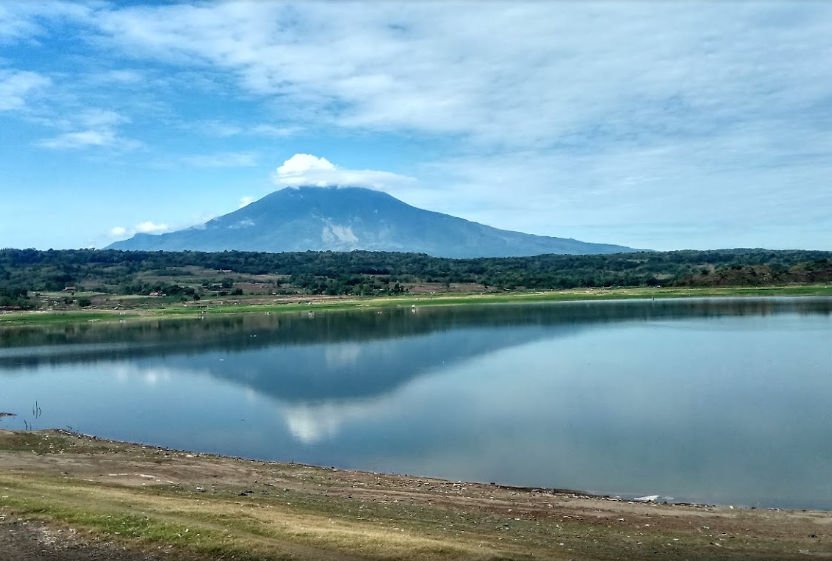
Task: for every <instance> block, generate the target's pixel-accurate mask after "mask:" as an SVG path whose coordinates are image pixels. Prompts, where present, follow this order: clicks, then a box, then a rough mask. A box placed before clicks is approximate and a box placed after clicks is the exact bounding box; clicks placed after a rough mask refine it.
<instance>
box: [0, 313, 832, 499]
mask: <svg viewBox="0 0 832 561" xmlns="http://www.w3.org/2000/svg"><path fill="white" fill-rule="evenodd" d="M36 404H37V405H36ZM0 411H9V412H13V413H17V416H16V417H8V418H4V419H0V428H15V429H22V428H24V427H26V426H32V427H34V428H49V427H57V428H71V429H73V430H77V431H81V432H84V433H90V434H96V435H99V436H102V437H107V438H114V439H120V440H129V441H137V442H146V443H152V444H156V445H161V446H169V447H175V448H181V449H187V450H196V451H205V452H217V453H222V454H230V455H236V456H245V457H251V458H261V459H273V460H282V461H295V462H303V463H312V464H320V465H326V466H337V467H343V468H359V469H365V470H373V471H384V472H395V473H408V474H419V475H432V476H438V477H443V478H448V479H452V480H476V481H484V482H491V481H493V482H499V483H505V484H514V485H525V486H543V487H558V488H571V489H581V490H586V491H591V492H596V493H604V494H612V495H618V496H622V497H638V496H643V495H659V496H660V497H664V498H667V500H675V501H695V502H705V503H719V504H736V505H745V506H760V507H770V506H778V507H793V508H822V509H832V477H830V473H832V299H823V298H818V299H809V298H805V299H803V298H800V299H798V298H767V299H692V300H657V301H619V302H572V303H558V304H536V305H491V306H482V307H474V306H464V307H451V308H416V309H409V308H407V309H395V310H393V309H389V310H384V311H382V312H376V311H368V312H332V313H318V314H315V313H311V312H310V313H307V314H296V315H276V314H274V315H266V314H249V315H245V316H235V317H220V318H210V319H203V320H166V321H148V322H138V323H135V322H133V323H131V322H128V323H121V324H110V325H99V326H96V325H95V324H85V325H71V326H51V327H43V328H19V329H8V328H5V329H0Z"/></svg>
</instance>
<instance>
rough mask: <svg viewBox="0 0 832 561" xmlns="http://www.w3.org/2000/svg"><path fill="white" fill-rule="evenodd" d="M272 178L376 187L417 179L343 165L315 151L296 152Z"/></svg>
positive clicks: (296, 183) (293, 183)
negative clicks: (343, 166)
mask: <svg viewBox="0 0 832 561" xmlns="http://www.w3.org/2000/svg"><path fill="white" fill-rule="evenodd" d="M272 180H273V181H274V183H275V184H276V185H279V186H281V187H300V186H312V187H329V186H340V187H347V186H358V187H374V188H376V189H383V188H388V187H391V186H396V185H402V184H408V183H413V182H414V179H413V178H411V177H407V176H404V175H399V174H396V173H391V172H388V171H379V170H371V169H362V170H356V169H346V168H341V167H338V166H336V165H335V164H333V163H332V162H330V161H329V160H327V159H326V158H319V157H318V156H313V155H312V154H295V155H294V156H292V157H291V158H289V159H288V160H286V161H285V162H283V163H282V164H281V165H280V166H278V168H277V169H276V170H275V172H274V173H273V174H272Z"/></svg>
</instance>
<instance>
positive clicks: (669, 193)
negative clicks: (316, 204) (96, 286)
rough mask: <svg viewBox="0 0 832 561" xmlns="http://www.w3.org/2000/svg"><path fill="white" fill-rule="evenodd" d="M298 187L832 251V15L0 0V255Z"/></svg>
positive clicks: (708, 6)
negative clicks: (358, 189) (346, 188)
mask: <svg viewBox="0 0 832 561" xmlns="http://www.w3.org/2000/svg"><path fill="white" fill-rule="evenodd" d="M307 184H308V185H318V186H326V185H362V186H367V187H371V188H374V189H380V190H383V191H386V192H388V193H390V194H392V195H393V196H396V197H398V198H400V199H402V200H404V201H405V202H407V203H410V204H412V205H414V206H418V207H422V208H428V209H430V210H436V211H440V212H445V213H448V214H453V215H455V216H460V217H463V218H466V219H469V220H474V221H477V222H482V223H485V224H489V225H492V226H496V227H499V228H505V229H512V230H519V231H524V232H529V233H534V234H543V235H553V236H559V237H570V238H576V239H580V240H584V241H591V242H606V243H616V244H623V245H629V246H632V247H640V248H650V249H660V250H671V249H684V248H691V249H710V248H727V247H766V248H772V249H793V248H796V249H826V250H832V2H827V1H817V2H813V1H810V0H802V1H800V2H794V1H786V2H754V1H739V2H729V1H710V2H704V1H701V2H690V1H687V2H686V1H682V2H659V1H641V2H626V1H624V0H615V1H609V2H593V1H582V2H567V1H555V0H553V1H548V2H544V1H532V2H518V1H511V2H509V1H508V0H506V1H501V2H496V1H495V2H487V1H480V2H474V1H468V2H438V1H437V2H430V1H421V2H400V3H398V2H393V1H389V0H386V1H383V0H378V1H375V2H344V1H341V2H310V1H304V2H270V1H265V0H261V1H255V2H242V1H233V2H193V3H173V2H154V3H141V2H113V3H110V2H103V1H101V2H99V1H93V2H88V3H84V2H50V1H42V2H34V1H28V0H26V1H10V0H0V247H19V248H24V247H35V248H39V249H47V248H56V249H58V248H74V247H105V246H106V245H108V244H109V243H112V242H113V241H116V240H118V239H124V238H126V237H129V236H130V235H132V234H134V233H136V232H149V233H159V232H164V231H170V230H175V229H180V228H184V227H188V226H192V225H195V224H199V223H202V222H205V221H206V220H208V219H210V218H212V217H214V216H219V215H222V214H225V213H228V212H231V211H233V210H236V209H237V208H239V207H240V206H242V205H245V204H248V203H250V202H251V201H253V200H256V199H258V198H260V197H262V196H264V195H266V194H268V193H270V192H272V191H274V190H276V189H281V188H286V187H293V186H298V185H307Z"/></svg>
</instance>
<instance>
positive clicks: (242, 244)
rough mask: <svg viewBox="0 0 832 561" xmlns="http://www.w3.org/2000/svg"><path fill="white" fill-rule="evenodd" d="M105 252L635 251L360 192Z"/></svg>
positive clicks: (285, 194)
mask: <svg viewBox="0 0 832 561" xmlns="http://www.w3.org/2000/svg"><path fill="white" fill-rule="evenodd" d="M108 249H122V250H150V251H156V250H164V251H181V250H193V251H224V250H239V251H268V252H282V251H307V250H314V251H326V250H331V251H352V250H354V249H364V250H370V251H401V252H411V253H427V254H428V255H433V256H437V257H457V258H461V257H518V256H525V255H539V254H543V253H567V254H597V253H619V252H626V251H633V250H632V249H631V248H628V247H623V246H618V245H608V244H595V243H587V242H581V241H577V240H573V239H565V238H554V237H548V236H535V235H531V234H523V233H520V232H512V231H509V230H499V229H497V228H492V227H490V226H485V225H483V224H478V223H476V222H470V221H468V220H464V219H462V218H456V217H454V216H449V215H447V214H441V213H439V212H432V211H428V210H423V209H420V208H416V207H413V206H410V205H408V204H406V203H404V202H402V201H400V200H398V199H396V198H395V197H392V196H390V195H388V194H387V193H382V192H380V191H374V190H371V189H364V188H360V187H299V188H287V189H282V190H280V191H275V192H274V193H271V194H269V195H267V196H265V197H263V198H262V199H260V200H259V201H256V202H253V203H251V204H249V205H248V206H245V207H243V208H241V209H239V210H236V211H234V212H231V213H229V214H226V215H224V216H220V217H218V218H214V219H212V220H210V221H208V222H206V223H205V224H203V225H200V226H195V227H193V228H188V229H186V230H179V231H177V232H171V233H168V234H157V235H151V234H136V235H135V236H133V237H132V238H130V239H128V240H124V241H120V242H116V243H114V244H112V245H111V246H109V248H108Z"/></svg>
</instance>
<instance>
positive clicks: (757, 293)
mask: <svg viewBox="0 0 832 561" xmlns="http://www.w3.org/2000/svg"><path fill="white" fill-rule="evenodd" d="M755 297H756V298H765V297H832V285H823V284H817V285H788V286H763V287H716V288H713V287H709V288H700V287H697V288H682V287H670V288H646V287H637V288H586V289H569V290H550V291H534V292H511V293H472V294H464V293H463V294H457V293H440V294H435V295H425V296H410V295H404V296H384V297H359V298H356V297H316V296H293V297H289V298H280V299H269V298H241V299H239V300H238V301H233V302H229V300H228V299H224V300H216V301H211V300H203V301H202V302H201V303H200V304H194V303H184V304H183V303H171V304H169V305H166V306H156V307H137V308H125V309H119V310H114V309H108V308H88V309H84V310H26V311H0V329H3V328H14V327H28V326H37V325H47V324H48V325H60V324H72V323H124V322H136V321H149V320H154V321H156V320H164V319H199V318H202V317H206V316H219V315H222V316H231V315H246V314H256V313H266V314H291V313H299V312H316V313H317V312H339V311H357V310H375V311H378V310H383V309H387V308H409V307H416V308H420V307H455V306H469V305H497V304H524V303H530V304H531V303H547V302H552V303H555V302H583V301H586V302H594V301H611V300H637V299H651V300H668V299H689V298H755Z"/></svg>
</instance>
